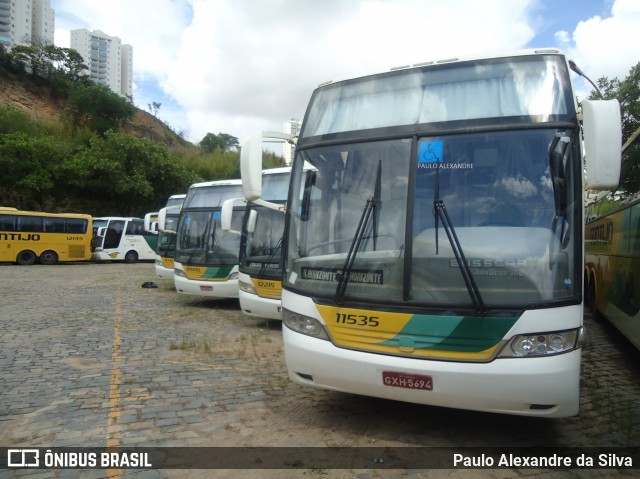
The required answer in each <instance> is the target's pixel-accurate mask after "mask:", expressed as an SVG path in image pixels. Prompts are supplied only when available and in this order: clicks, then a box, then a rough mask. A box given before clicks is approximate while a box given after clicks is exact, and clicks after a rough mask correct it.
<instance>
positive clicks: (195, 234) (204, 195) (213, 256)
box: [175, 184, 242, 267]
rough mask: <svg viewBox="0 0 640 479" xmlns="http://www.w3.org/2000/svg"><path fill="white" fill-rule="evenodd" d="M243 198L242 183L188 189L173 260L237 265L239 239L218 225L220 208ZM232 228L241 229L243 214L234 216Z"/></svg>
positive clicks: (194, 263) (193, 263) (196, 186)
mask: <svg viewBox="0 0 640 479" xmlns="http://www.w3.org/2000/svg"><path fill="white" fill-rule="evenodd" d="M241 195H242V184H215V185H208V186H207V185H203V186H198V185H195V186H194V187H191V188H189V191H188V192H187V196H186V198H185V200H184V204H183V207H182V212H181V214H180V219H179V223H178V229H177V238H176V255H175V258H176V261H178V262H179V263H185V264H189V265H195V266H197V265H222V266H229V267H231V266H233V265H237V264H238V253H239V248H240V237H239V236H238V235H237V234H234V233H232V232H229V231H223V229H222V227H221V226H220V208H221V206H222V204H223V203H224V202H225V201H226V200H228V199H231V198H238V197H240V196H241ZM235 216H237V218H236V219H235V223H236V224H234V225H233V226H234V229H236V230H239V229H240V227H241V221H242V215H235Z"/></svg>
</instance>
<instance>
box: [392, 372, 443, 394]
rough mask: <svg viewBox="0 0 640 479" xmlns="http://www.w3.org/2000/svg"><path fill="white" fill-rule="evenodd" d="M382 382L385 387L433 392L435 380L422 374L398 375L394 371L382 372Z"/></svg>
mask: <svg viewBox="0 0 640 479" xmlns="http://www.w3.org/2000/svg"><path fill="white" fill-rule="evenodd" d="M382 382H383V383H384V385H385V386H391V387H395V388H406V389H420V390H423V391H433V379H432V378H431V376H423V375H421V374H406V373H397V372H394V371H382Z"/></svg>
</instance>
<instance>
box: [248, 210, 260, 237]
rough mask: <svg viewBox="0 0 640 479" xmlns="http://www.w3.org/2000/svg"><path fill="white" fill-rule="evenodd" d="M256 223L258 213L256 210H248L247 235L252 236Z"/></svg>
mask: <svg viewBox="0 0 640 479" xmlns="http://www.w3.org/2000/svg"><path fill="white" fill-rule="evenodd" d="M256 221H258V212H257V211H256V210H249V218H248V219H247V233H249V234H252V233H253V232H254V231H255V230H256Z"/></svg>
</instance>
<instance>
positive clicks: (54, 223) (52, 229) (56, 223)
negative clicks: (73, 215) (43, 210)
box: [43, 218, 64, 233]
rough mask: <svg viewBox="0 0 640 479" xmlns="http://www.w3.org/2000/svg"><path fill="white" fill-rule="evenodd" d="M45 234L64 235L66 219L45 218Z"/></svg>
mask: <svg viewBox="0 0 640 479" xmlns="http://www.w3.org/2000/svg"><path fill="white" fill-rule="evenodd" d="M43 231H44V232H45V233H64V218H44V230H43Z"/></svg>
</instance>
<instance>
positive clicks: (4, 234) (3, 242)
mask: <svg viewBox="0 0 640 479" xmlns="http://www.w3.org/2000/svg"><path fill="white" fill-rule="evenodd" d="M91 236H92V218H91V216H90V215H83V214H71V213H70V214H67V213H64V214H57V213H41V212H34V211H19V210H17V209H16V208H6V207H0V262H12V263H13V262H14V263H17V264H20V265H29V264H33V263H35V262H36V261H39V262H40V263H41V264H54V263H57V262H58V261H87V260H89V259H91Z"/></svg>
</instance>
